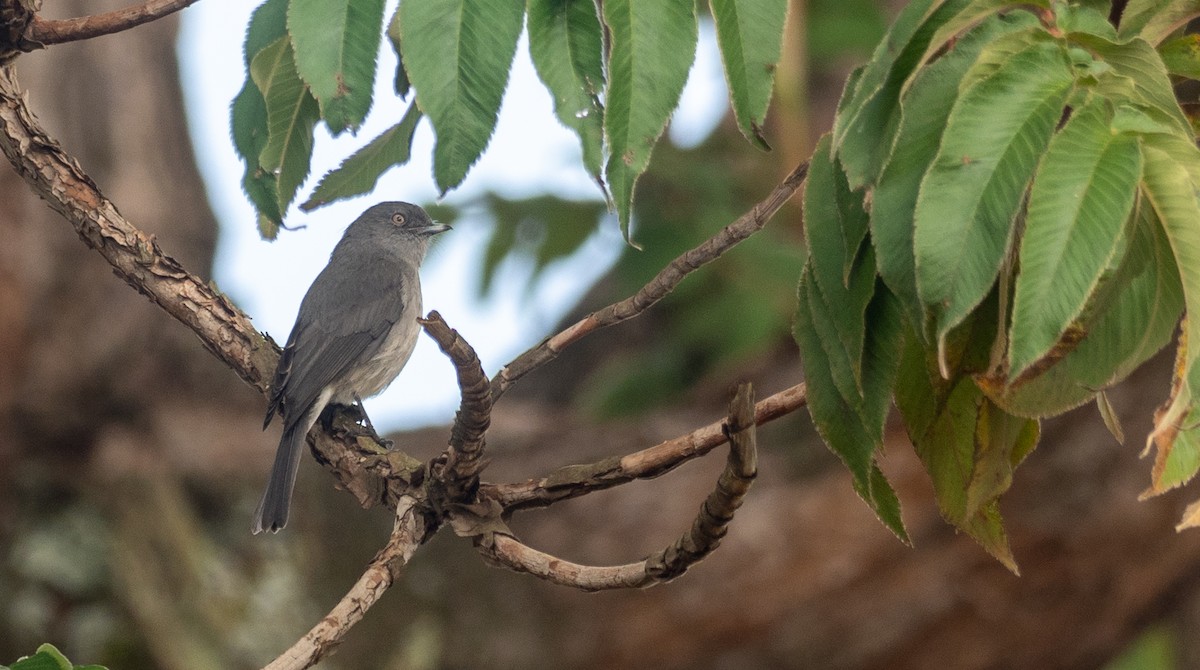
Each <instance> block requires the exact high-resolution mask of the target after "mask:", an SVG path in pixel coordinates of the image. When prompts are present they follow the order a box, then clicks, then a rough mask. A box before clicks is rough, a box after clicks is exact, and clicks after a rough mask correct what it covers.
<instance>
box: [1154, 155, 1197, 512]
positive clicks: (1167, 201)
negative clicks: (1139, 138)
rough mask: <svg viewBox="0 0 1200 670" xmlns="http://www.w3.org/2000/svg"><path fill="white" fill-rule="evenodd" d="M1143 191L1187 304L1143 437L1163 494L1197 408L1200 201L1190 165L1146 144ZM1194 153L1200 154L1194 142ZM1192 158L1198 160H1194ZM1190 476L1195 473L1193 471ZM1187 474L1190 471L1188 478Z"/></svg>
mask: <svg viewBox="0 0 1200 670" xmlns="http://www.w3.org/2000/svg"><path fill="white" fill-rule="evenodd" d="M1142 151H1143V154H1144V156H1145V176H1144V180H1143V184H1144V187H1143V188H1144V192H1145V194H1146V198H1147V200H1148V202H1149V203H1150V205H1151V206H1152V207H1153V208H1154V211H1155V213H1156V214H1157V215H1158V218H1159V220H1160V221H1162V226H1163V230H1165V231H1166V235H1167V239H1168V240H1169V241H1170V243H1171V250H1172V251H1173V253H1174V256H1175V262H1176V266H1177V267H1178V268H1179V274H1180V279H1181V282H1182V286H1183V296H1184V305H1185V319H1184V325H1185V327H1184V329H1183V332H1182V334H1181V335H1180V341H1179V349H1178V353H1177V355H1176V363H1175V377H1174V380H1173V382H1172V392H1171V397H1170V398H1169V401H1168V404H1167V405H1166V406H1165V407H1164V408H1163V409H1161V410H1160V411H1158V412H1156V413H1155V416H1154V430H1153V431H1152V432H1151V433H1150V436H1149V437H1148V438H1147V448H1149V447H1150V445H1151V444H1153V445H1154V446H1155V447H1156V450H1157V451H1156V454H1155V465H1154V469H1153V472H1152V481H1151V491H1152V492H1153V493H1161V492H1162V491H1164V490H1166V488H1165V487H1166V486H1167V485H1168V484H1169V482H1168V481H1167V480H1165V479H1163V475H1164V474H1165V473H1166V466H1167V464H1168V462H1170V460H1171V458H1172V456H1171V452H1172V450H1173V448H1174V446H1175V443H1176V442H1177V439H1178V437H1179V434H1180V429H1181V426H1183V422H1184V420H1185V419H1186V418H1187V417H1188V416H1189V415H1190V414H1191V413H1192V409H1193V408H1194V407H1195V396H1194V392H1195V389H1196V388H1197V387H1196V386H1195V379H1194V378H1195V377H1196V376H1197V374H1198V370H1200V366H1197V365H1196V361H1197V359H1200V347H1198V346H1197V343H1200V318H1196V316H1195V315H1197V314H1200V228H1197V226H1196V221H1200V202H1198V201H1197V197H1196V183H1195V182H1194V181H1193V179H1192V177H1191V175H1190V173H1189V170H1188V167H1187V166H1186V165H1184V164H1182V163H1181V162H1180V161H1179V160H1177V159H1176V157H1175V156H1172V155H1171V154H1168V153H1167V152H1165V151H1162V150H1161V149H1159V148H1156V147H1154V146H1151V145H1149V144H1146V145H1144V146H1143V148H1142ZM1192 153H1193V156H1200V152H1198V151H1197V150H1196V148H1195V146H1194V145H1192ZM1195 160H1200V159H1197V158H1193V162H1194V161H1195ZM1191 474H1195V472H1194V471H1193V472H1192V473H1191ZM1190 476H1191V475H1188V477H1189V478H1190Z"/></svg>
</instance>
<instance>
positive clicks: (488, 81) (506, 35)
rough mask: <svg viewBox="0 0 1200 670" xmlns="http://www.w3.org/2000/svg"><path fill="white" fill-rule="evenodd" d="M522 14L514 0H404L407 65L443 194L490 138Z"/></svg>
mask: <svg viewBox="0 0 1200 670" xmlns="http://www.w3.org/2000/svg"><path fill="white" fill-rule="evenodd" d="M524 14H525V8H524V6H523V5H522V4H521V3H513V2H490V1H488V0H439V1H438V2H401V3H400V49H401V53H402V56H403V62H404V68H405V71H406V72H407V73H408V76H409V78H410V79H411V80H412V84H413V86H414V87H415V88H416V90H417V104H419V105H420V107H421V111H422V112H424V113H425V115H426V116H428V117H429V120H430V121H431V122H432V123H433V129H434V132H435V133H436V134H437V144H436V145H435V146H434V149H433V174H434V179H435V180H436V181H437V184H438V188H439V189H441V191H442V192H443V193H445V192H446V191H448V190H450V189H452V188H454V187H455V186H458V185H459V184H461V183H462V180H463V179H464V178H466V176H467V171H468V170H469V169H470V168H471V166H472V165H474V164H475V161H477V160H478V159H479V156H480V155H481V154H482V153H483V150H484V148H486V147H487V144H488V141H489V140H491V137H492V132H493V131H494V130H495V128H496V115H497V113H498V112H499V110H500V101H501V99H502V98H503V96H504V89H505V87H506V86H507V85H508V71H509V68H510V67H511V65H512V62H513V56H514V55H515V54H516V51H517V37H518V36H519V35H520V33H521V19H522V17H523V16H524Z"/></svg>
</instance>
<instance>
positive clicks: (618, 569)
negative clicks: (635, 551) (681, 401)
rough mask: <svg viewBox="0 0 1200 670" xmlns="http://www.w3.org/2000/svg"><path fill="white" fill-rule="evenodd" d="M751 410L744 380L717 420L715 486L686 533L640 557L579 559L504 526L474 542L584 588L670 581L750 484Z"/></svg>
mask: <svg viewBox="0 0 1200 670" xmlns="http://www.w3.org/2000/svg"><path fill="white" fill-rule="evenodd" d="M754 410H755V407H754V391H753V390H752V389H751V387H750V385H749V384H742V385H741V386H740V387H739V388H738V392H737V395H736V396H735V397H734V399H733V401H732V402H731V403H730V407H729V418H728V419H727V420H726V421H724V422H723V423H722V424H721V425H722V426H724V432H725V433H726V435H727V437H728V439H729V442H730V448H729V459H728V460H727V461H726V463H725V469H724V470H723V471H722V472H721V476H720V478H719V479H718V480H717V487H716V489H715V490H714V491H713V492H712V493H710V494H709V495H708V497H707V498H706V499H705V501H704V504H703V505H701V506H700V513H699V514H698V515H697V516H696V519H695V521H693V522H692V526H691V528H690V529H688V531H687V532H686V533H684V534H683V535H682V536H681V537H680V538H679V539H678V540H676V541H675V542H673V543H672V544H671V545H670V546H669V547H667V548H666V549H663V550H662V551H660V552H657V553H655V554H652V555H650V556H648V557H646V558H645V559H644V560H642V561H639V562H637V563H628V564H625V565H614V566H608V567H595V566H587V565H579V564H577V563H572V562H570V561H564V560H563V559H561V558H558V557H556V556H551V555H550V554H547V553H545V552H542V551H538V550H537V549H534V548H532V547H529V546H528V545H525V544H524V543H522V542H521V541H520V540H517V539H516V538H514V537H512V536H511V535H509V534H508V533H506V532H490V533H487V534H485V535H483V536H482V537H481V539H480V541H479V542H477V544H476V546H477V547H478V548H479V551H480V552H481V553H483V554H484V556H486V557H487V558H489V559H490V560H492V561H494V562H496V563H499V564H500V565H502V566H504V567H507V568H510V569H512V570H515V571H517V572H527V573H529V574H531V575H534V576H535V577H539V578H541V579H545V580H547V581H549V582H553V583H555V584H559V585H561V586H570V587H573V588H577V589H582V590H584V591H601V590H606V589H633V588H645V587H648V586H655V585H658V584H663V583H666V582H669V581H671V580H672V579H675V578H676V577H679V576H680V575H682V574H683V573H684V572H687V570H688V568H690V567H691V566H693V565H695V564H696V563H699V562H700V561H702V560H704V558H705V557H706V556H708V555H709V554H711V553H712V552H713V550H714V549H716V548H717V546H718V545H720V544H721V540H722V539H723V538H724V537H725V532H726V530H727V529H728V527H729V523H730V522H731V521H732V520H733V515H734V512H736V511H737V509H738V507H741V505H742V499H743V498H744V497H745V495H746V492H747V491H749V490H750V484H751V483H752V482H753V481H754V477H755V475H756V474H757V468H758V465H757V464H758V455H757V446H756V444H755V431H754V427H755V423H754V422H755V411H754Z"/></svg>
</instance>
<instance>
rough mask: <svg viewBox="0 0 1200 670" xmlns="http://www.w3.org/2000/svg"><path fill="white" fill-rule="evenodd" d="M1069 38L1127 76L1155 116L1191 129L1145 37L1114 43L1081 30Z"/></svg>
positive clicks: (1139, 100) (1183, 129)
mask: <svg viewBox="0 0 1200 670" xmlns="http://www.w3.org/2000/svg"><path fill="white" fill-rule="evenodd" d="M1070 37H1071V40H1072V42H1073V43H1075V44H1079V45H1082V46H1083V47H1085V48H1086V49H1087V50H1088V51H1090V52H1091V53H1092V55H1093V57H1095V58H1096V59H1098V60H1099V61H1101V62H1103V63H1106V64H1108V65H1110V66H1112V68H1113V70H1115V71H1116V72H1117V73H1118V74H1120V75H1123V76H1125V77H1128V78H1129V80H1130V81H1131V82H1132V83H1133V86H1134V98H1133V99H1132V100H1131V102H1135V103H1139V104H1141V105H1144V106H1146V107H1149V108H1150V109H1151V110H1154V111H1155V112H1157V114H1158V115H1160V116H1162V117H1165V118H1166V119H1167V120H1169V121H1170V122H1171V123H1174V124H1175V126H1176V128H1177V129H1178V130H1179V131H1180V132H1191V126H1190V125H1189V124H1188V120H1187V116H1185V115H1184V113H1183V110H1182V109H1180V107H1179V102H1178V101H1177V100H1176V99H1175V91H1174V88H1173V87H1172V85H1171V78H1170V77H1169V76H1168V75H1167V69H1166V66H1165V65H1163V62H1162V59H1161V58H1159V56H1158V52H1156V51H1155V50H1154V47H1152V46H1150V44H1149V43H1147V42H1146V41H1145V40H1143V39H1140V38H1134V39H1132V40H1130V41H1128V42H1113V41H1109V40H1105V39H1103V38H1100V37H1097V36H1095V35H1088V34H1084V33H1075V34H1072V35H1071V36H1070Z"/></svg>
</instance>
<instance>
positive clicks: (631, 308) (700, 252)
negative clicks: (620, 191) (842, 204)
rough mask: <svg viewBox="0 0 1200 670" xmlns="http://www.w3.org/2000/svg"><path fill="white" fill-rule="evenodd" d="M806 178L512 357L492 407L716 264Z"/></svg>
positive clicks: (800, 176)
mask: <svg viewBox="0 0 1200 670" xmlns="http://www.w3.org/2000/svg"><path fill="white" fill-rule="evenodd" d="M807 175H808V162H804V163H802V164H800V165H799V166H797V167H796V169H795V170H792V172H791V174H789V175H788V176H787V177H786V178H785V179H784V180H783V182H782V183H780V184H779V185H778V186H776V187H775V189H774V190H773V191H771V193H770V194H769V195H768V196H767V197H766V198H765V199H764V200H763V201H762V202H760V203H758V204H757V205H755V206H754V207H753V208H751V209H750V211H748V212H746V213H745V214H743V215H741V216H740V217H738V219H737V220H736V221H734V222H733V223H731V224H729V225H728V226H725V227H724V228H722V229H721V231H720V232H718V233H717V234H716V235H714V236H712V237H710V238H709V239H707V240H705V241H704V243H702V244H701V245H700V246H698V247H696V248H694V249H692V250H690V251H688V252H686V253H684V254H683V255H682V256H679V257H678V258H676V259H675V260H673V261H671V263H670V264H668V265H667V267H665V268H663V269H662V270H661V271H660V272H659V273H658V274H657V275H655V277H654V279H651V280H650V282H649V283H648V284H646V285H645V286H643V287H642V288H641V290H639V291H638V292H637V293H635V294H633V295H632V296H630V297H628V298H626V299H624V300H622V301H620V302H617V303H613V304H611V305H609V306H608V307H605V308H603V309H601V310H599V311H596V312H592V313H591V314H589V315H587V316H585V317H584V318H582V319H580V320H579V321H577V322H575V323H574V324H573V325H571V326H568V327H567V328H566V329H564V330H563V331H562V332H560V333H558V334H557V335H553V336H551V337H550V338H549V339H547V340H545V341H544V342H542V343H541V344H539V345H537V346H536V347H533V348H532V349H530V350H528V351H526V352H525V353H523V354H521V355H520V356H517V357H516V358H515V359H513V361H512V362H511V363H509V364H508V365H506V366H504V367H503V368H501V369H500V371H499V372H497V373H496V376H495V377H494V378H492V400H493V402H494V401H495V400H498V399H499V398H500V396H501V395H503V394H504V392H505V391H507V390H508V387H510V386H512V385H513V383H515V382H516V381H517V380H518V379H520V378H521V377H524V376H525V375H527V374H529V373H530V372H532V371H533V370H535V369H537V368H539V367H541V366H542V365H544V364H545V363H547V362H549V361H551V360H553V359H554V358H556V357H557V356H558V354H559V352H561V351H562V350H563V349H565V348H566V347H568V346H569V345H571V344H573V343H575V342H577V341H579V340H581V339H583V337H584V336H585V335H587V334H589V333H591V332H594V331H596V330H599V329H600V328H604V327H607V326H612V325H615V324H618V323H621V322H622V321H626V320H628V319H632V318H633V317H635V316H637V315H638V314H641V313H642V312H644V311H646V309H648V308H649V307H650V306H651V305H653V304H654V303H656V302H658V301H659V300H662V299H663V298H664V297H666V295H667V294H668V293H670V292H671V291H673V290H675V287H676V286H678V285H679V282H681V281H683V278H684V277H686V276H687V275H688V274H690V273H692V272H694V271H695V270H697V269H699V268H700V267H701V266H703V265H705V264H706V263H709V262H711V261H713V260H716V259H717V258H718V257H720V256H721V254H723V253H725V252H726V251H729V250H730V249H731V248H733V246H734V245H736V244H738V243H739V242H741V241H743V240H745V239H746V238H748V237H750V236H751V235H753V234H754V233H757V232H758V231H760V230H762V227H763V226H765V225H766V224H767V221H768V220H770V218H771V217H772V216H774V214H775V212H777V211H779V208H780V207H783V204H784V203H785V202H787V200H788V198H790V197H792V194H793V193H795V192H796V189H798V188H800V184H801V183H803V182H804V178H805V177H806V176H807Z"/></svg>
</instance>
